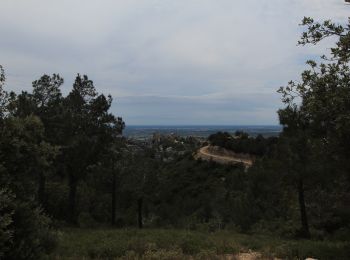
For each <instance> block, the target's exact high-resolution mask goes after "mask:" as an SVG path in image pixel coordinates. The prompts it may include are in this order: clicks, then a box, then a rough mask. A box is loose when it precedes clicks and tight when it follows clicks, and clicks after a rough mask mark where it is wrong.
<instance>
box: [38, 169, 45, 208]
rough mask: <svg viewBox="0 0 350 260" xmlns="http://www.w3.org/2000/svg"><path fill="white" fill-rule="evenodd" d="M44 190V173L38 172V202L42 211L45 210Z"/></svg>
mask: <svg viewBox="0 0 350 260" xmlns="http://www.w3.org/2000/svg"><path fill="white" fill-rule="evenodd" d="M45 190H46V178H45V175H44V173H43V172H40V174H39V187H38V201H39V203H40V204H41V207H42V208H43V209H44V210H45V209H46V196H45Z"/></svg>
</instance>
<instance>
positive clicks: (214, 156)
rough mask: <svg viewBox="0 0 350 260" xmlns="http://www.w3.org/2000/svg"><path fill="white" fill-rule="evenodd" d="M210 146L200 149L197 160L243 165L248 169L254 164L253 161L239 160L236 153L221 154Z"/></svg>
mask: <svg viewBox="0 0 350 260" xmlns="http://www.w3.org/2000/svg"><path fill="white" fill-rule="evenodd" d="M210 148H211V147H210V146H204V147H202V148H200V149H199V150H198V152H197V154H196V156H195V157H196V158H197V159H198V158H201V159H202V160H212V161H214V162H217V163H222V164H235V163H243V164H244V165H245V166H246V167H250V166H252V164H253V161H252V160H251V159H243V158H239V157H238V156H237V155H235V154H234V153H232V154H225V155H223V154H219V153H216V152H214V151H212V150H211V149H210Z"/></svg>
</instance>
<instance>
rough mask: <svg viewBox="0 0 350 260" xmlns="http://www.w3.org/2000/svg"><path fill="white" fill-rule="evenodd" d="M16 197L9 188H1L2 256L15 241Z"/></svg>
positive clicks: (0, 254) (0, 224) (0, 241)
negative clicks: (13, 225)
mask: <svg viewBox="0 0 350 260" xmlns="http://www.w3.org/2000/svg"><path fill="white" fill-rule="evenodd" d="M14 207H15V206H14V197H13V195H12V194H10V193H9V192H8V191H7V190H5V189H1V190H0V216H1V217H0V258H3V257H4V254H5V253H6V252H8V251H9V249H10V247H11V244H12V242H13V233H14V230H13V227H11V225H12V224H13V214H14Z"/></svg>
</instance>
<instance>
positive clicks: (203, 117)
mask: <svg viewBox="0 0 350 260" xmlns="http://www.w3.org/2000/svg"><path fill="white" fill-rule="evenodd" d="M349 9H350V6H349V5H345V4H344V3H343V1H342V0H308V1H305V0H288V1H287V0H263V1H261V0H239V1H232V0H220V1H217V0H178V1H173V0H128V1H125V0H101V1H95V0H84V1H83V0H60V1H58V0H51V1H44V0H26V1H20V0H2V3H1V8H0V35H1V39H0V63H1V64H2V65H3V66H4V67H5V69H6V72H7V75H8V82H7V86H8V88H10V89H12V90H16V91H19V90H21V89H27V90H28V89H30V87H31V84H30V83H31V82H32V81H33V80H34V79H36V78H38V77H40V75H42V74H43V73H60V74H61V75H62V76H63V77H64V78H65V79H66V81H65V82H66V83H65V85H64V87H63V91H64V92H65V93H67V92H68V91H69V90H70V88H71V84H72V81H73V80H74V77H75V75H76V73H78V72H79V73H82V74H87V75H89V77H90V78H92V79H93V80H94V82H95V85H96V87H97V88H98V90H99V91H100V92H103V93H111V94H112V95H113V96H114V97H115V99H116V103H115V105H114V107H113V110H114V111H116V112H117V113H118V114H120V115H122V116H123V117H124V119H125V120H126V122H127V123H128V122H130V123H133V124H141V123H142V124H143V123H145V124H146V123H147V124H153V123H157V124H162V122H163V123H169V121H174V122H178V123H181V124H183V123H191V124H196V123H200V122H203V121H207V120H209V119H211V120H212V123H213V124H228V123H234V122H237V123H240V124H241V123H243V122H246V123H249V124H255V123H262V121H263V120H265V121H266V122H265V123H266V124H271V123H277V116H276V113H275V111H276V109H277V108H278V107H279V106H281V102H280V100H279V98H278V96H276V90H277V89H278V87H279V86H281V85H285V84H286V82H288V81H289V80H290V79H295V78H298V77H299V76H298V75H299V74H300V72H301V71H302V70H303V69H304V68H305V65H304V61H305V60H307V59H308V58H309V57H317V56H319V55H320V54H321V53H323V52H324V51H325V50H327V47H329V45H330V44H331V42H327V43H324V44H321V45H320V46H317V47H303V48H302V47H297V46H296V43H297V40H298V38H299V36H300V33H301V30H302V29H301V28H299V27H298V23H300V21H301V19H302V17H303V16H305V15H306V16H312V17H315V18H316V19H319V20H323V19H328V18H332V19H334V20H336V21H340V22H344V21H346V19H347V16H348V12H349ZM230 101H233V103H234V105H232V104H231V103H230ZM143 105H144V106H146V107H143ZM148 105H149V106H148ZM206 107H208V108H207V109H206ZM238 111H239V112H238ZM170 118H172V120H169V119H170Z"/></svg>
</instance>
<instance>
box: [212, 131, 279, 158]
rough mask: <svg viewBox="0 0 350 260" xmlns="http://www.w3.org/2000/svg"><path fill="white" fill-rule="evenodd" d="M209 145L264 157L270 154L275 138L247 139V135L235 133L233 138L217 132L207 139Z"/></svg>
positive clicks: (227, 134) (275, 141)
mask: <svg viewBox="0 0 350 260" xmlns="http://www.w3.org/2000/svg"><path fill="white" fill-rule="evenodd" d="M208 140H209V142H210V144H211V145H215V146H219V147H223V148H226V149H228V150H232V151H234V152H236V153H245V154H250V155H257V156H264V155H267V154H270V153H271V152H272V150H273V146H274V145H275V144H276V143H277V138H276V137H269V138H264V137H263V136H262V135H258V136H257V137H255V138H254V137H249V136H248V134H247V133H244V132H239V131H237V132H236V133H235V136H232V135H230V134H229V133H226V132H224V133H222V132H218V133H216V134H212V135H210V136H209V138H208Z"/></svg>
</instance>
